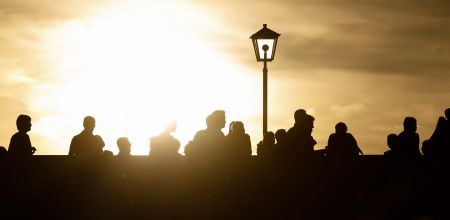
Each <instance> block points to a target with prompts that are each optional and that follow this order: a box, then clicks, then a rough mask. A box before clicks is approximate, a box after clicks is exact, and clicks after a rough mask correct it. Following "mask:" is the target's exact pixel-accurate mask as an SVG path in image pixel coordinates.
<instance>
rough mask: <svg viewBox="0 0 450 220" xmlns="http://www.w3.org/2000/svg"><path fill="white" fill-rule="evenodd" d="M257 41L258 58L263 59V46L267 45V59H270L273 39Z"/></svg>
mask: <svg viewBox="0 0 450 220" xmlns="http://www.w3.org/2000/svg"><path fill="white" fill-rule="evenodd" d="M257 41H258V50H259V58H260V59H264V50H263V49H262V47H263V45H265V44H267V46H269V49H268V50H267V59H268V60H270V59H272V51H273V42H274V40H273V39H257Z"/></svg>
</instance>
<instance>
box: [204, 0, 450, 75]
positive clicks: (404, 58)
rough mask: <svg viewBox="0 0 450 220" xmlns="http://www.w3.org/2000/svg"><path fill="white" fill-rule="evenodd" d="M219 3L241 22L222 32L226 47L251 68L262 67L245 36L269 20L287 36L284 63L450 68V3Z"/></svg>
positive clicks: (380, 69)
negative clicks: (256, 62)
mask: <svg viewBox="0 0 450 220" xmlns="http://www.w3.org/2000/svg"><path fill="white" fill-rule="evenodd" d="M201 2H202V3H204V5H205V7H208V5H209V3H208V2H204V1H201ZM211 8H214V9H212V10H214V14H215V15H216V16H217V17H218V18H219V19H221V20H222V21H224V23H230V24H233V25H230V26H229V27H227V28H224V29H223V30H221V31H220V30H218V31H219V33H217V36H221V37H222V39H224V40H223V41H222V40H221V41H220V44H222V45H221V48H223V50H224V52H225V53H232V54H233V55H230V56H233V57H236V56H238V58H236V60H240V62H242V63H244V64H245V65H254V59H253V57H251V56H252V55H251V54H249V53H245V52H244V51H251V46H250V42H245V39H246V38H248V36H250V34H252V33H253V32H256V31H257V29H258V28H260V26H261V23H268V24H269V27H272V29H273V30H275V31H277V32H279V33H281V34H282V35H281V37H280V40H279V47H278V50H277V56H276V61H275V62H274V63H276V64H274V65H277V66H281V68H285V69H314V68H318V67H320V68H324V67H326V68H330V69H342V70H348V71H359V72H363V73H365V74H402V75H413V74H414V75H419V76H423V75H425V74H426V75H427V77H428V76H429V75H435V76H443V75H448V74H447V72H448V70H449V69H450V58H449V57H450V29H448V28H445V27H448V26H450V14H448V11H449V10H450V3H449V2H448V1H431V2H427V3H424V2H423V1H395V2H394V1H363V2H354V1H328V0H325V1H277V2H273V1H247V2H246V3H245V4H240V2H237V1H232V2H231V3H230V2H227V4H225V5H223V7H218V6H217V5H216V4H212V5H211ZM219 8H220V9H219ZM236 33H241V34H240V35H239V34H236ZM217 36H216V37H217ZM225 39H234V40H228V41H225ZM226 42H228V43H226ZM239 54H240V55H239Z"/></svg>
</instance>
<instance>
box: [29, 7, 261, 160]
mask: <svg viewBox="0 0 450 220" xmlns="http://www.w3.org/2000/svg"><path fill="white" fill-rule="evenodd" d="M185 4H186V3H182V2H181V3H177V4H173V3H172V4H169V3H165V2H160V3H154V2H153V3H152V4H151V5H150V4H144V3H141V4H138V5H127V4H126V3H120V4H119V3H117V4H116V5H114V6H112V7H110V8H108V9H105V10H104V12H102V13H99V14H96V15H93V16H92V17H89V18H85V19H77V20H69V21H65V22H62V23H61V24H60V25H58V26H57V27H55V29H54V31H52V34H51V36H50V37H49V39H48V42H47V45H46V48H47V51H46V54H47V59H48V60H50V62H51V63H52V66H53V67H54V68H53V69H52V73H51V74H53V75H54V79H55V80H54V82H48V83H47V84H46V85H40V86H37V87H36V90H35V91H34V94H32V103H31V108H33V109H34V110H36V111H38V112H39V113H40V114H42V115H43V117H42V119H41V120H39V121H37V122H34V126H33V131H34V133H37V134H39V135H42V136H43V137H45V138H48V139H49V141H50V142H54V143H55V146H56V148H55V149H51V151H52V152H54V153H57V154H66V153H67V152H68V146H69V143H70V140H71V138H72V137H73V136H74V135H75V134H77V133H79V132H80V131H81V130H82V120H83V117H84V116H86V115H92V116H94V117H95V118H96V120H97V127H96V130H95V131H94V133H96V134H100V135H101V136H102V137H103V139H104V140H105V143H106V147H105V149H107V150H111V151H113V152H114V153H117V151H118V150H117V147H116V140H117V138H119V137H121V136H127V137H128V138H129V139H130V142H131V143H132V154H148V151H149V148H148V145H149V138H150V137H151V136H154V135H157V134H159V133H160V132H162V131H163V129H164V127H165V126H166V125H167V124H168V123H170V122H171V121H176V122H177V123H178V129H177V132H176V133H175V134H174V135H175V136H176V137H177V138H178V139H180V141H181V143H182V147H183V146H184V144H185V143H186V142H187V141H188V140H190V139H191V138H192V137H193V135H194V134H195V132H196V131H198V130H199V129H203V128H205V117H206V116H207V115H208V114H209V113H210V112H211V111H213V110H215V109H224V110H226V112H227V122H228V123H229V122H230V121H231V120H242V121H243V122H244V123H246V118H249V117H250V116H252V117H253V116H254V115H255V114H259V113H260V106H261V105H260V102H259V99H258V100H255V97H259V93H260V89H259V86H260V85H259V84H260V79H259V77H258V75H252V74H249V71H247V70H245V69H244V68H242V67H239V66H236V65H233V64H232V63H230V62H229V61H227V60H226V58H224V57H223V56H221V54H220V53H218V52H217V51H215V50H214V47H213V44H214V42H213V41H211V39H207V38H206V37H205V36H202V34H203V33H204V32H205V31H208V29H209V28H211V27H213V26H215V25H216V24H214V21H213V19H212V17H211V16H209V15H208V14H207V13H205V12H204V11H201V10H200V9H198V8H193V6H191V5H185ZM187 8H189V9H187ZM246 125H247V126H246V128H247V130H252V129H256V128H253V127H251V126H250V125H249V123H247V124H246ZM258 127H259V126H258ZM224 132H225V133H226V129H224ZM254 144H255V143H254ZM181 151H182V149H181Z"/></svg>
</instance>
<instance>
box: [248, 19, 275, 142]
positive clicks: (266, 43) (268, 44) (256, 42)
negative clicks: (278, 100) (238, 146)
mask: <svg viewBox="0 0 450 220" xmlns="http://www.w3.org/2000/svg"><path fill="white" fill-rule="evenodd" d="M280 35H281V34H278V33H277V32H275V31H272V30H270V29H269V28H267V24H263V28H262V29H261V30H259V31H258V32H256V33H254V34H253V35H252V36H251V37H250V39H252V42H253V49H254V50H255V55H256V61H257V62H264V68H263V135H264V134H265V133H267V62H272V60H273V58H274V56H275V50H276V48H277V41H278V37H279V36H280Z"/></svg>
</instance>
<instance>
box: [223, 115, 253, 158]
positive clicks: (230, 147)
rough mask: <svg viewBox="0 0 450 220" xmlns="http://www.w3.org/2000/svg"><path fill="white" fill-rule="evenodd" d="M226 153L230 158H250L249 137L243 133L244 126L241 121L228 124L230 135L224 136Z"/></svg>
mask: <svg viewBox="0 0 450 220" xmlns="http://www.w3.org/2000/svg"><path fill="white" fill-rule="evenodd" d="M226 148H227V149H226V151H227V152H228V155H229V156H231V157H239V158H243V157H250V156H251V155H252V144H251V141H250V136H249V135H248V134H246V133H245V128H244V124H243V123H242V122H241V121H233V122H231V123H230V133H228V135H227V136H226Z"/></svg>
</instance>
